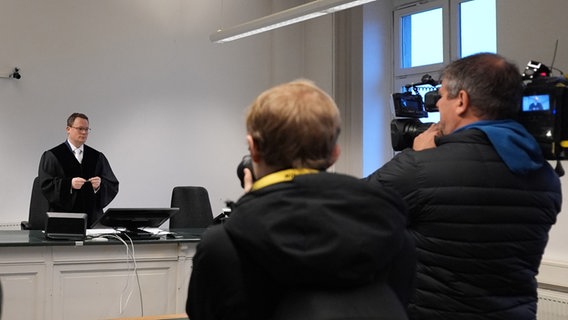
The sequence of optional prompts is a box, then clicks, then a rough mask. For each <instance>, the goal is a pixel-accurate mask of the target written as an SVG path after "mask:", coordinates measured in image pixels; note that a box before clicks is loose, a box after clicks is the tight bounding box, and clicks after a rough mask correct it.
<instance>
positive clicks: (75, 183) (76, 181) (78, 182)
mask: <svg viewBox="0 0 568 320" xmlns="http://www.w3.org/2000/svg"><path fill="white" fill-rule="evenodd" d="M85 182H87V180H85V179H83V178H81V177H76V178H73V179H71V188H73V189H76V190H79V189H81V188H82V187H83V185H84V184H85Z"/></svg>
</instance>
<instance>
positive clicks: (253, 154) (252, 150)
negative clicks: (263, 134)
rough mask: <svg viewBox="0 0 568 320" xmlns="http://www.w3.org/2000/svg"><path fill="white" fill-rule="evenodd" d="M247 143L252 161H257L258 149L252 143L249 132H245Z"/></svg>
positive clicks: (258, 157)
mask: <svg viewBox="0 0 568 320" xmlns="http://www.w3.org/2000/svg"><path fill="white" fill-rule="evenodd" d="M247 144H248V148H249V152H250V157H251V159H252V161H254V162H259V161H260V156H259V154H258V150H257V149H256V144H255V143H254V139H253V138H252V136H251V135H250V134H247Z"/></svg>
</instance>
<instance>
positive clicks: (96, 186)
mask: <svg viewBox="0 0 568 320" xmlns="http://www.w3.org/2000/svg"><path fill="white" fill-rule="evenodd" d="M89 182H90V183H91V185H92V186H93V190H95V191H97V190H99V187H100V186H101V178H100V177H92V178H90V179H89Z"/></svg>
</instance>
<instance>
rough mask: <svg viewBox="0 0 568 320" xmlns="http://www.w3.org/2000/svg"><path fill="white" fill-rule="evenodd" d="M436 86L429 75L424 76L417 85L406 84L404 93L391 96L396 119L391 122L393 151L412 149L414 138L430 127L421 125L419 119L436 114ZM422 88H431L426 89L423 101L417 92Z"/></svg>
mask: <svg viewBox="0 0 568 320" xmlns="http://www.w3.org/2000/svg"><path fill="white" fill-rule="evenodd" d="M438 85H439V83H438V82H437V81H436V80H434V79H432V77H431V76H430V75H429V74H425V75H424V76H422V79H421V81H420V82H419V83H412V84H407V85H406V86H405V89H406V92H403V93H394V94H393V95H392V100H393V105H394V113H395V117H396V118H395V119H393V120H392V121H391V143H392V148H393V150H394V151H402V150H404V149H406V148H409V147H412V143H413V142H414V138H416V136H417V135H419V134H421V133H422V132H424V131H426V129H428V127H430V125H431V124H432V123H422V122H421V121H420V118H426V117H428V112H438V107H436V103H437V102H438V100H439V99H440V94H439V93H438V89H437V86H438ZM422 86H429V87H432V88H428V89H430V91H429V92H427V93H426V94H425V95H424V99H422V96H421V95H420V94H419V92H418V89H419V87H422ZM411 88H412V92H411V91H410V89H411Z"/></svg>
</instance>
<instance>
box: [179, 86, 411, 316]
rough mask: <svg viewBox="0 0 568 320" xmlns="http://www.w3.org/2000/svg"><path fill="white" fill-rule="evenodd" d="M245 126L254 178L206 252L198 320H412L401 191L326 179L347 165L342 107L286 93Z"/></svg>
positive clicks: (263, 104) (276, 92)
mask: <svg viewBox="0 0 568 320" xmlns="http://www.w3.org/2000/svg"><path fill="white" fill-rule="evenodd" d="M246 126H247V142H248V146H249V150H250V155H251V159H252V167H253V171H254V176H255V178H256V179H257V180H256V181H255V182H254V184H253V185H252V187H251V186H250V185H246V186H245V188H246V190H248V189H249V188H252V189H251V190H250V192H247V193H246V194H245V195H244V196H242V197H241V198H240V199H239V200H238V202H237V203H235V204H234V206H233V211H232V213H231V216H230V218H229V219H226V220H225V222H224V223H222V224H218V225H215V226H212V227H210V228H209V229H208V230H207V231H206V232H205V233H204V235H203V237H202V239H201V241H200V243H199V244H198V246H197V251H196V254H195V257H194V258H193V271H192V274H191V279H190V283H189V292H188V300H187V305H186V311H187V313H188V315H189V318H190V319H192V320H201V319H208V320H209V319H246V320H255V319H262V320H266V319H299V318H301V319H338V320H339V319H363V318H364V319H387V318H388V319H406V318H407V317H406V312H405V308H404V305H406V301H407V299H408V295H409V294H410V287H411V281H412V275H413V274H414V266H415V260H414V254H413V253H414V246H413V244H412V240H411V237H410V234H409V233H408V232H407V230H406V216H405V215H406V207H405V206H404V203H403V201H402V199H401V197H400V196H399V195H397V194H396V193H394V192H393V191H392V190H388V189H386V188H372V187H371V186H369V185H368V184H367V183H365V182H363V181H361V180H360V179H357V178H355V177H350V176H346V175H340V174H333V173H327V172H325V170H326V169H327V168H328V167H329V166H331V165H332V164H333V163H334V162H335V161H336V160H337V158H338V156H339V147H338V145H337V137H338V135H339V131H340V118H339V110H338V109H337V106H336V105H335V102H334V101H333V100H332V99H331V98H330V97H329V96H328V95H327V94H326V93H325V92H323V91H322V90H321V89H319V88H318V87H316V86H315V85H314V84H313V83H311V82H308V81H294V82H291V83H286V84H283V85H280V86H276V87H274V88H272V89H269V90H267V91H265V92H264V93H262V94H261V95H260V96H258V98H257V99H256V100H255V101H254V102H253V104H252V105H251V106H250V108H249V110H248V114H247V119H246ZM245 172H246V174H247V175H249V177H248V179H247V180H249V182H250V180H251V179H250V178H251V177H250V174H251V172H250V171H249V170H248V169H247V170H245Z"/></svg>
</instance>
